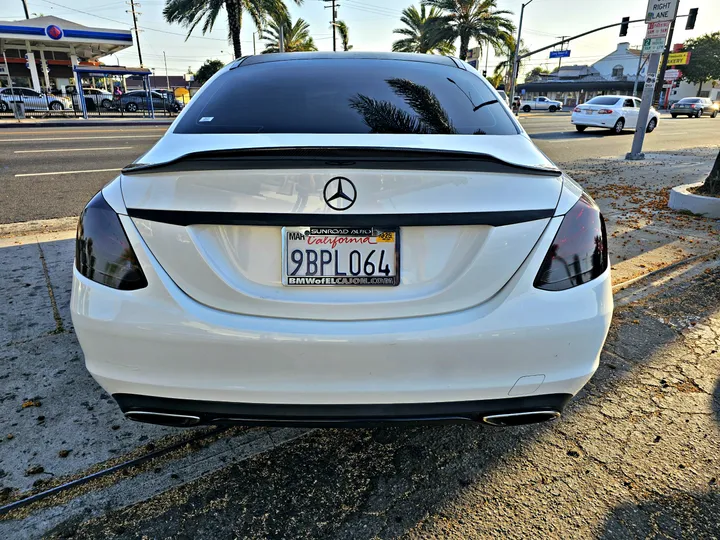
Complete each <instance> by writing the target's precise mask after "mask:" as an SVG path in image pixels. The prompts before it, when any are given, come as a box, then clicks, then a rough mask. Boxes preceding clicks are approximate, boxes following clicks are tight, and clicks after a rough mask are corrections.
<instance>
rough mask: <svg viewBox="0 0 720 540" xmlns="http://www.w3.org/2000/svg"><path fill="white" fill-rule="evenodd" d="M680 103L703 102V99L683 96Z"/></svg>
mask: <svg viewBox="0 0 720 540" xmlns="http://www.w3.org/2000/svg"><path fill="white" fill-rule="evenodd" d="M678 103H702V99H699V98H682V99H681V100H680V101H678Z"/></svg>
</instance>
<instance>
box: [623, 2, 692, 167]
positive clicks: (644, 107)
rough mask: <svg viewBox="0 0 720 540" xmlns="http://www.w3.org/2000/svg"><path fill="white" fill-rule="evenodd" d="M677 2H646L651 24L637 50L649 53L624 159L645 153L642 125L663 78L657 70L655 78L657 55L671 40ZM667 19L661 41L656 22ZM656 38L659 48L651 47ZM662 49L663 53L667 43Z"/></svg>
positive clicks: (661, 31) (645, 123)
mask: <svg viewBox="0 0 720 540" xmlns="http://www.w3.org/2000/svg"><path fill="white" fill-rule="evenodd" d="M678 3H679V0H670V1H668V2H663V3H656V2H653V0H650V1H649V2H648V7H647V10H646V13H647V16H646V17H645V23H652V25H648V27H647V31H646V34H645V39H644V40H643V48H642V50H641V51H640V54H641V55H642V51H643V50H645V49H647V51H648V52H649V53H650V59H649V60H648V69H647V75H646V77H645V86H644V87H643V93H642V97H641V98H640V111H638V118H637V123H636V124H635V126H636V127H635V135H634V136H633V143H632V148H631V150H630V152H628V153H627V154H626V155H625V159H629V160H641V159H645V154H643V151H642V147H643V142H644V140H645V127H646V126H647V123H648V117H649V115H650V107H651V106H652V103H653V96H654V95H655V87H656V85H657V83H658V81H659V82H660V87H661V88H662V85H663V79H664V73H661V74H660V76H659V77H658V67H659V66H660V57H661V56H662V50H663V47H662V44H667V43H669V42H670V40H671V39H672V28H673V27H674V26H675V18H676V17H677V10H678ZM668 21H669V22H670V28H669V31H668V35H667V36H664V37H665V38H666V39H665V41H664V42H663V41H660V40H662V39H663V36H662V35H660V36H658V35H657V34H658V33H661V34H662V33H664V29H663V26H658V23H663V22H668ZM668 38H669V39H668ZM658 41H659V44H660V47H658V48H655V47H656V46H657V45H658ZM653 42H655V43H653ZM664 48H665V51H666V52H667V50H668V49H667V46H666V47H664ZM656 51H657V52H656ZM665 58H666V59H665V65H667V56H666V57H665ZM618 121H619V120H618Z"/></svg>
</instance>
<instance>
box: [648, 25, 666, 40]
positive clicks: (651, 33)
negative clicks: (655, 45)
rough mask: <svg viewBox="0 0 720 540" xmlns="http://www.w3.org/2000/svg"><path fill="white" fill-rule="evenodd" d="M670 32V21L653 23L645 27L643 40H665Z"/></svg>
mask: <svg viewBox="0 0 720 540" xmlns="http://www.w3.org/2000/svg"><path fill="white" fill-rule="evenodd" d="M669 30H670V21H665V22H653V23H649V24H648V25H647V32H646V33H645V39H653V38H665V37H667V35H668V31H669Z"/></svg>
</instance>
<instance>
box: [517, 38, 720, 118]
mask: <svg viewBox="0 0 720 540" xmlns="http://www.w3.org/2000/svg"><path fill="white" fill-rule="evenodd" d="M681 49H682V44H679V45H675V46H674V47H673V50H675V51H677V50H681ZM647 59H648V55H647V54H643V55H641V53H640V50H639V49H637V48H633V47H631V46H630V44H629V43H626V42H624V43H618V45H617V48H616V49H615V50H614V51H613V52H611V53H610V54H608V55H607V56H604V57H603V58H601V59H600V60H598V61H597V62H595V63H593V64H592V65H589V66H586V65H582V66H563V67H561V68H560V69H556V70H554V71H553V72H552V73H549V74H546V75H540V76H538V77H535V79H534V80H532V81H528V82H526V83H524V84H520V85H518V87H517V90H518V92H519V93H521V92H522V91H523V90H525V95H524V96H523V97H524V99H532V98H534V97H537V96H546V97H548V98H549V99H556V100H558V101H562V102H563V103H564V104H565V106H566V107H575V105H577V104H578V103H584V102H586V101H588V100H589V99H592V98H594V97H595V96H599V95H607V94H621V95H632V93H633V89H634V88H635V79H636V78H637V88H636V91H637V95H640V93H641V92H642V90H643V87H644V86H645V85H644V81H645V78H646V76H647ZM690 61H691V62H692V59H691V60H690ZM677 67H678V69H679V70H680V71H682V66H677ZM669 86H670V83H669V82H668V83H666V84H665V85H664V90H663V92H662V93H661V96H660V103H662V104H664V103H665V101H666V100H665V92H667V91H668V88H669ZM669 90H670V96H669V99H668V101H667V103H668V105H669V104H672V103H674V102H676V101H679V100H680V99H682V98H684V97H691V96H693V97H694V96H698V95H699V97H709V98H710V99H712V100H714V101H720V81H712V82H707V83H705V84H703V88H702V90H701V91H700V92H699V94H698V90H699V88H698V85H697V84H690V83H688V82H684V81H680V82H679V83H678V82H676V83H675V84H674V85H673V87H672V88H670V89H669Z"/></svg>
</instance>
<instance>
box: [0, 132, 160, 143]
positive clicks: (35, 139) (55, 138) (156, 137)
mask: <svg viewBox="0 0 720 540" xmlns="http://www.w3.org/2000/svg"><path fill="white" fill-rule="evenodd" d="M159 138H160V135H159V134H158V135H110V136H105V135H103V136H102V137H47V138H46V137H40V138H32V139H2V138H0V142H36V141H94V140H96V139H159Z"/></svg>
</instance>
